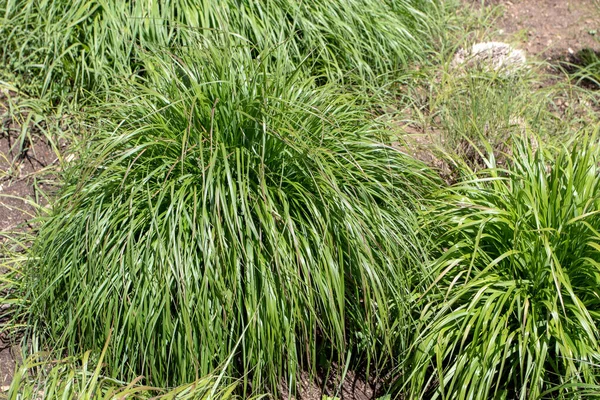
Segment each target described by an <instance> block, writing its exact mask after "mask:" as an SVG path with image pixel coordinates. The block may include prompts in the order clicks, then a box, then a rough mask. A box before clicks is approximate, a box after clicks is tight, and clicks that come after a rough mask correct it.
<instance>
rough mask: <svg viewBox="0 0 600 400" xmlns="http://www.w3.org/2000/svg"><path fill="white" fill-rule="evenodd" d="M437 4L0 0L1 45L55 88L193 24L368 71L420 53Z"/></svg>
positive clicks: (429, 0)
mask: <svg viewBox="0 0 600 400" xmlns="http://www.w3.org/2000/svg"><path fill="white" fill-rule="evenodd" d="M442 9H443V6H442V4H441V3H440V2H438V1H437V0H395V1H391V0H385V1H377V0H361V1H350V0H333V1H323V0H318V1H308V2H298V1H295V0H271V1H267V2H264V1H256V0H244V1H237V0H227V1H219V2H215V1H195V2H190V1H186V0H169V1H150V2H136V1H120V0H109V1H101V2H99V1H89V0H77V1H64V0H59V1H47V0H44V1H38V0H2V1H0V13H1V14H2V15H3V16H4V19H3V23H2V25H1V27H0V38H2V39H0V48H1V54H2V58H3V60H4V62H5V63H6V62H9V63H10V67H11V69H12V70H13V71H15V72H19V73H24V74H26V75H28V76H30V77H32V78H41V81H40V87H41V91H42V92H43V93H45V92H46V91H48V90H50V89H51V90H52V91H53V92H55V95H56V96H64V93H63V92H64V90H65V89H67V90H69V88H73V87H75V88H80V87H84V88H88V89H98V88H100V89H108V88H110V87H111V86H112V85H113V84H114V82H115V78H117V79H118V80H120V79H123V78H126V77H128V76H130V75H131V74H138V73H140V74H143V73H144V72H143V70H144V68H145V66H144V65H143V57H140V53H143V52H144V51H146V50H148V49H149V48H162V49H163V50H167V49H170V48H173V46H194V44H195V42H196V40H197V35H198V34H199V33H200V34H201V35H202V36H206V37H210V36H213V35H214V34H215V33H217V34H220V33H231V34H235V35H240V36H241V37H244V38H246V39H247V40H248V41H249V42H250V43H251V45H252V46H254V47H255V48H256V49H257V53H260V52H262V51H264V50H265V49H268V48H271V47H274V46H276V45H279V44H281V43H284V42H287V43H289V46H287V47H286V48H287V50H288V51H287V53H286V54H284V55H282V57H284V58H285V61H286V62H289V63H290V64H295V65H297V64H298V63H300V62H301V61H302V60H304V59H305V58H306V57H308V58H310V60H311V61H310V65H311V66H312V70H313V72H314V74H315V75H323V76H328V77H330V78H334V79H340V78H344V77H345V78H347V79H348V78H349V76H350V75H352V76H354V77H359V79H365V78H369V79H370V78H374V77H376V76H378V75H381V74H389V73H392V72H394V71H396V70H397V69H398V68H402V67H405V66H406V65H407V63H408V62H409V61H412V60H415V59H421V60H422V59H424V58H425V56H426V54H427V51H428V50H430V49H431V48H432V44H433V40H434V36H435V32H436V30H437V27H438V24H439V22H440V21H441V19H442V18H441V15H442V12H443V11H442Z"/></svg>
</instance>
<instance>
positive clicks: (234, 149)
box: [24, 43, 437, 392]
mask: <svg viewBox="0 0 600 400" xmlns="http://www.w3.org/2000/svg"><path fill="white" fill-rule="evenodd" d="M261 59H264V60H265V61H263V62H262V63H259V62H258V61H257V60H255V59H253V58H252V57H251V56H250V54H249V50H248V49H247V48H238V47H233V48H225V49H223V48H217V47H215V46H212V45H210V44H208V43H207V47H205V48H203V49H202V51H195V52H192V53H182V54H179V55H178V56H173V57H172V58H171V57H170V56H168V55H166V54H161V55H160V57H155V58H154V59H153V60H147V61H146V62H147V65H149V66H151V68H149V69H148V74H149V76H148V79H149V81H151V82H154V83H155V86H154V87H153V88H152V89H150V88H144V87H141V88H137V89H136V90H135V91H134V92H125V94H124V98H127V99H129V100H127V101H124V102H122V103H118V104H109V105H107V106H106V107H103V108H102V109H103V110H104V112H105V113H106V117H105V118H104V121H103V122H102V123H101V124H100V125H99V126H100V128H99V129H98V130H95V131H94V132H93V133H92V136H91V137H90V141H89V144H88V147H87V148H86V149H84V150H83V154H82V156H81V159H80V161H79V163H78V164H77V166H75V167H73V168H72V169H70V170H68V171H66V174H65V180H66V183H65V187H64V190H63V192H62V194H61V196H60V197H59V198H58V199H57V201H56V202H55V203H54V204H53V210H52V212H51V215H50V216H49V217H47V218H44V219H43V220H41V221H40V222H41V223H42V224H43V225H42V227H41V229H40V231H39V233H38V236H37V240H36V242H35V245H34V246H33V248H32V251H31V262H30V263H29V264H28V266H27V268H26V269H25V271H24V274H25V278H24V279H25V287H26V290H27V291H28V301H29V302H28V303H27V307H28V308H27V310H26V311H27V313H28V314H27V315H28V323H29V326H30V329H29V333H28V335H27V336H26V337H27V338H28V339H29V340H30V341H31V343H32V344H33V345H34V347H35V345H39V346H41V347H40V349H43V348H44V347H45V346H47V345H50V346H53V347H54V348H60V349H65V351H67V352H68V353H70V354H78V353H80V352H81V351H84V350H86V349H94V348H98V347H100V346H102V344H103V343H104V342H105V340H106V338H107V335H108V332H109V330H110V329H113V330H114V331H113V335H112V340H111V342H110V344H109V346H108V348H107V353H106V364H107V373H108V374H109V376H113V377H118V378H119V379H125V380H129V379H133V378H135V377H136V376H138V375H145V376H146V377H147V378H148V380H149V382H150V383H152V384H156V385H161V386H164V385H173V384H179V383H181V382H189V381H192V380H194V379H196V378H197V377H198V376H204V375H206V374H209V373H211V372H212V371H213V370H214V369H215V368H218V367H220V366H221V365H222V364H223V363H224V361H225V360H226V359H227V358H228V357H229V355H230V354H231V353H232V351H233V349H234V347H235V349H237V350H236V352H235V358H234V362H232V364H231V367H230V368H229V369H228V373H230V374H231V375H234V376H235V375H237V376H243V377H244V379H245V381H244V382H246V383H245V384H244V385H242V387H243V388H244V390H245V391H246V392H247V391H254V390H260V389H261V388H264V387H265V386H266V387H269V388H270V389H273V388H275V387H276V385H277V384H278V383H279V382H280V381H281V379H287V380H288V382H289V381H292V382H293V379H294V377H295V374H296V373H297V372H298V371H299V370H301V369H302V370H307V371H311V372H315V371H316V369H317V367H318V366H323V362H325V363H329V362H337V363H339V364H340V365H345V363H346V362H350V361H352V362H353V363H367V365H370V367H371V370H375V369H376V368H378V367H379V368H381V367H383V366H384V365H386V363H387V364H389V363H390V362H391V359H392V354H397V353H396V352H401V351H402V349H405V348H406V346H407V343H406V339H407V338H408V332H409V329H410V326H411V321H410V314H411V313H410V310H409V309H408V306H409V301H408V296H409V292H410V290H411V288H413V287H414V286H417V285H420V283H421V280H420V276H421V275H422V273H423V271H422V269H421V268H422V266H423V265H424V262H425V259H426V254H427V251H426V249H424V248H423V247H422V246H421V244H420V243H421V238H420V233H419V232H418V225H417V211H418V210H419V207H420V206H419V201H420V200H419V199H420V198H421V197H422V196H423V195H425V194H426V193H427V192H428V191H430V190H432V188H435V187H436V186H437V179H436V178H435V177H434V176H433V175H432V174H431V173H430V172H429V170H428V169H427V168H426V167H425V166H424V165H422V164H420V163H419V162H417V161H415V160H412V159H410V158H409V157H407V156H405V155H403V154H402V153H400V152H398V151H397V150H395V149H394V148H392V147H391V146H390V145H389V139H388V137H387V133H386V132H385V131H384V130H381V129H380V128H379V127H378V126H376V125H373V124H372V123H371V122H369V116H368V113H367V111H366V110H363V109H362V108H361V107H360V106H359V105H357V104H356V103H355V101H354V100H353V99H352V97H351V96H349V95H344V94H340V93H339V92H338V90H337V89H336V88H332V87H327V86H326V87H321V88H319V89H314V84H313V82H312V79H305V78H303V76H302V74H299V75H286V74H285V73H284V72H281V73H280V72H278V69H277V64H274V65H267V64H268V63H269V61H268V58H267V57H261ZM244 331H245V334H242V332H244ZM239 338H242V339H241V343H240V344H239V346H238V345H237V344H236V343H237V340H238V339H239ZM350 354H353V355H354V357H353V358H348V357H349V355H350ZM353 365H358V364H353Z"/></svg>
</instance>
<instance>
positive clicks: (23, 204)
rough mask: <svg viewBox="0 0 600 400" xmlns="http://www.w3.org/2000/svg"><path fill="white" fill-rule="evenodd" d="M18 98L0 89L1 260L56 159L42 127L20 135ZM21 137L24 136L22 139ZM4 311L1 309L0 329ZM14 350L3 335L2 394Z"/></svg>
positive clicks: (31, 211) (31, 212) (27, 217)
mask: <svg viewBox="0 0 600 400" xmlns="http://www.w3.org/2000/svg"><path fill="white" fill-rule="evenodd" d="M16 100H17V96H16V93H14V92H11V91H8V90H2V91H1V92H0V260H1V259H2V258H3V257H4V251H6V250H5V249H6V247H4V246H8V245H10V244H9V243H8V236H10V235H11V234H14V233H17V232H23V231H26V230H29V229H30V225H29V223H28V221H29V220H30V219H31V218H33V216H34V215H35V207H34V205H33V204H32V203H35V204H44V196H43V195H42V192H43V191H47V190H48V189H49V188H50V187H49V186H48V185H47V181H48V176H49V174H48V172H49V171H51V169H52V167H53V165H54V164H55V163H56V160H57V157H56V154H55V152H54V150H53V148H52V146H51V145H50V144H49V143H48V141H47V140H45V139H44V138H43V136H41V135H40V134H39V133H40V132H39V128H36V127H35V126H33V125H29V126H28V128H29V130H28V132H29V134H28V135H24V136H23V135H21V132H22V130H21V126H22V122H23V121H25V120H26V116H27V113H26V111H25V113H23V112H16V110H15V109H13V110H11V104H12V105H14V104H15V101H16ZM15 114H16V116H15ZM20 137H24V138H25V139H24V140H23V141H22V142H21V141H20V139H19V138H20ZM1 294H2V293H0V295H1ZM5 311H6V310H5V309H0V330H1V327H2V324H3V323H4V322H5V320H6V317H5V315H4V314H5ZM14 350H15V348H14V347H13V343H11V341H9V340H8V339H7V338H6V337H5V336H4V335H3V334H0V393H2V391H4V389H6V387H7V386H8V385H9V384H10V382H11V380H12V375H13V373H14V368H15V357H16V356H17V354H16V353H17V352H16V351H14Z"/></svg>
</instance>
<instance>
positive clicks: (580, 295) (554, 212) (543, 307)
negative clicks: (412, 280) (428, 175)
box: [406, 135, 600, 399]
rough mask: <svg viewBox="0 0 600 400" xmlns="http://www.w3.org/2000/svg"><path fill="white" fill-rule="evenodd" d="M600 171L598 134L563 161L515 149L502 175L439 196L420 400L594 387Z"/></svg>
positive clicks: (418, 370) (414, 363)
mask: <svg viewBox="0 0 600 400" xmlns="http://www.w3.org/2000/svg"><path fill="white" fill-rule="evenodd" d="M599 161H600V147H599V146H598V144H597V136H596V135H591V136H584V137H580V138H579V139H577V140H574V141H573V142H572V143H571V145H570V146H567V147H562V148H559V149H558V150H550V149H547V148H545V146H540V148H539V149H538V150H532V148H531V144H530V142H529V140H518V141H516V144H515V145H514V148H513V156H512V157H511V159H510V162H509V165H508V167H507V169H500V168H494V169H488V170H485V171H482V172H480V173H479V174H477V175H476V176H474V177H473V178H472V180H467V181H465V182H461V183H459V184H457V185H456V186H454V187H451V188H450V189H448V190H447V191H445V192H444V193H443V195H441V197H440V199H439V203H438V205H437V206H436V207H434V208H433V210H432V211H431V214H430V218H431V220H430V225H429V226H431V227H432V228H434V227H439V232H440V237H439V241H438V242H437V245H438V246H439V249H440V255H439V258H438V259H437V260H436V261H435V262H434V263H433V266H432V274H433V278H434V284H433V285H432V287H431V288H430V289H429V291H428V292H427V293H424V294H422V295H421V301H422V306H423V312H422V315H421V321H422V326H421V328H420V329H419V330H418V331H417V333H416V335H415V339H414V344H415V347H414V352H413V356H412V359H411V360H410V368H411V372H410V373H409V374H410V377H409V378H408V380H407V383H406V385H407V388H408V389H409V390H410V393H411V395H412V396H413V397H414V398H417V397H419V396H425V395H426V396H431V397H432V398H438V397H440V396H442V397H443V396H446V397H452V398H456V399H467V398H530V399H535V398H540V397H542V394H544V392H546V391H551V390H552V389H555V388H556V387H558V386H560V390H555V391H553V392H552V393H553V395H563V396H566V397H568V398H577V388H578V387H579V388H581V387H585V386H586V385H588V387H593V385H597V384H598V375H597V365H598V360H599V358H600V350H599V349H600V347H599V346H598V340H599V339H600V335H599V334H598V328H599V326H600V313H599V312H598V310H600V307H599V306H600V304H599V303H600V233H599V231H600V219H599V215H598V207H599V206H600V169H599ZM442 250H443V251H442ZM590 385H592V386H590Z"/></svg>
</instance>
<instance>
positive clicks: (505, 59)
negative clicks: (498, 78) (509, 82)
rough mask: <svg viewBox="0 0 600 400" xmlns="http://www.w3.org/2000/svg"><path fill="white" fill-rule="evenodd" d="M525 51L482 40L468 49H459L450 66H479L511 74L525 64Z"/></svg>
mask: <svg viewBox="0 0 600 400" xmlns="http://www.w3.org/2000/svg"><path fill="white" fill-rule="evenodd" d="M526 61H527V60H526V57H525V52H524V51H523V50H519V49H515V48H514V47H512V46H511V45H509V44H508V43H502V42H483V43H477V44H474V45H473V47H471V49H470V50H466V49H459V50H458V51H457V52H456V54H455V55H454V59H453V60H452V67H454V68H457V67H461V66H462V67H465V68H480V69H484V70H492V71H500V72H503V73H507V74H512V73H514V72H516V71H518V70H519V69H522V68H523V67H525V65H526Z"/></svg>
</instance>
